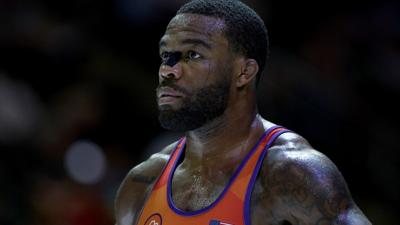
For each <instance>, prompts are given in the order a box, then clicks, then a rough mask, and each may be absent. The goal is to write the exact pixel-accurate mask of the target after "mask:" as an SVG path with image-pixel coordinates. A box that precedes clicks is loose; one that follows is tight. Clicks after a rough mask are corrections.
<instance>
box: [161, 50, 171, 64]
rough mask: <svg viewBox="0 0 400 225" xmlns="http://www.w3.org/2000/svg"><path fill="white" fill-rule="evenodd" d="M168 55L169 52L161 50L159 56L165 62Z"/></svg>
mask: <svg viewBox="0 0 400 225" xmlns="http://www.w3.org/2000/svg"><path fill="white" fill-rule="evenodd" d="M169 56H170V53H169V52H161V54H160V58H161V61H162V62H166V61H167V60H168V58H169Z"/></svg>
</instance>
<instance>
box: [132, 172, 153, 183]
mask: <svg viewBox="0 0 400 225" xmlns="http://www.w3.org/2000/svg"><path fill="white" fill-rule="evenodd" d="M131 178H132V181H134V182H139V183H146V184H151V183H153V182H154V181H155V180H156V179H157V177H155V176H144V175H140V174H135V175H133V176H132V177H131Z"/></svg>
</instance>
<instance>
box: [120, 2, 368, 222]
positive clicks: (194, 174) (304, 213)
mask: <svg viewBox="0 0 400 225" xmlns="http://www.w3.org/2000/svg"><path fill="white" fill-rule="evenodd" d="M267 48H268V41H267V32H266V28H265V26H264V23H263V21H262V20H261V19H260V18H259V17H258V15H257V14H256V13H255V12H254V11H253V10H252V9H250V8H249V7H247V6H246V5H244V4H243V3H241V2H239V1H234V0H227V1H216V0H194V1H192V2H189V3H187V4H185V5H184V6H182V7H181V9H179V11H178V12H177V14H176V16H175V17H174V18H173V19H172V20H171V21H170V23H169V25H168V26H167V29H166V32H165V34H164V36H163V37H162V38H161V40H160V56H161V59H162V63H161V66H160V70H159V83H160V84H159V87H158V88H157V103H158V108H159V113H160V114H159V120H160V122H161V125H162V126H163V127H165V128H166V129H170V130H175V131H185V137H184V138H182V139H181V140H179V141H177V142H176V143H173V144H171V145H169V146H168V147H166V148H165V149H163V150H162V151H160V152H159V153H156V154H154V155H153V156H152V157H150V158H149V159H148V160H147V161H145V162H143V163H141V164H140V165H138V166H136V167H134V168H133V169H132V170H131V171H130V172H129V174H128V175H127V177H126V178H125V180H124V181H123V183H122V185H121V187H120V189H119V192H118V195H117V198H116V220H117V224H118V225H132V224H139V225H162V224H165V225H174V224H185V225H201V224H203V225H217V224H225V225H228V224H232V225H240V224H243V225H244V224H246V225H267V224H268V225H278V224H280V225H283V224H285V225H289V224H293V225H294V224H309V225H311V224H312V225H315V224H321V225H322V224H348V225H350V224H352V225H355V224H357V225H361V224H363V225H364V224H370V222H369V221H368V219H367V218H366V217H365V216H364V215H363V213H362V212H361V211H360V209H359V208H358V207H357V206H356V204H355V203H354V202H353V200H352V198H351V196H350V193H349V191H348V189H347V186H346V183H345V181H344V179H343V178H342V176H341V174H340V172H339V171H338V169H337V168H336V167H335V165H334V164H333V163H332V162H331V161H330V160H329V159H328V158H327V157H326V156H324V155H323V154H321V153H319V152H317V151H316V150H314V149H313V148H312V147H311V146H310V145H309V144H308V143H307V141H306V140H305V139H303V138H302V137H301V136H299V135H297V134H295V133H293V132H291V131H288V130H286V129H284V128H282V127H279V126H276V125H275V124H273V123H271V122H269V121H267V120H265V119H263V118H262V117H261V116H260V115H258V113H257V106H256V85H257V82H258V80H259V77H260V75H261V72H262V70H263V67H264V62H265V59H266V55H267ZM267 153H268V154H267Z"/></svg>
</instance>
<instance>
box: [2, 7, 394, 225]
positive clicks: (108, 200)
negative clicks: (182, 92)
mask: <svg viewBox="0 0 400 225" xmlns="http://www.w3.org/2000/svg"><path fill="white" fill-rule="evenodd" d="M184 2H185V1H183V0H147V1H139V0H96V1H94V0H58V1H51V0H26V1H14V0H2V1H0V154H1V155H0V180H1V185H0V224H1V225H20V224H21V225H22V224H23V225H39V224H40V225H103V224H104V225H106V224H113V223H114V218H113V201H114V197H115V194H116V191H117V188H118V186H119V184H120V183H121V181H122V179H123V177H124V176H125V175H126V174H127V172H128V171H129V169H130V168H132V167H133V166H134V165H136V164H137V163H138V162H140V161H142V160H143V159H145V158H146V157H148V155H149V154H151V153H152V152H155V151H159V150H160V149H161V148H162V146H163V145H165V144H166V143H168V142H171V141H173V140H176V139H177V138H178V137H179V135H181V134H175V133H171V132H166V131H164V130H163V129H161V128H160V126H159V125H158V121H157V110H156V104H155V92H154V90H155V88H156V86H157V82H158V75H157V74H158V66H159V62H160V60H159V57H158V41H159V39H160V37H161V36H162V34H163V32H164V29H165V27H166V25H167V24H168V22H169V20H170V18H172V17H173V15H174V13H175V11H176V10H177V9H178V8H179V6H180V5H181V4H183V3H184ZM245 2H246V3H247V4H249V5H250V6H252V7H253V8H254V9H255V10H256V11H257V12H258V13H259V14H260V16H261V17H262V18H263V19H264V20H265V23H266V25H267V27H268V29H269V35H270V42H271V55H270V59H269V61H268V63H267V68H266V71H265V74H264V77H263V78H262V80H261V83H260V85H259V109H260V113H261V114H262V115H263V116H264V117H266V118H267V119H269V120H271V121H273V122H275V123H278V124H281V125H284V126H286V127H288V128H290V129H292V130H294V131H296V132H298V133H300V134H301V135H303V136H304V137H306V138H307V139H308V140H309V142H310V143H311V144H312V145H313V146H314V147H315V148H316V149H318V150H320V151H321V152H323V153H324V154H326V155H327V156H328V157H329V158H331V159H332V160H333V161H334V162H335V163H336V165H337V166H338V167H339V169H340V171H341V172H342V173H343V176H344V177H345V179H346V181H347V182H348V185H349V188H350V190H351V192H352V194H353V197H354V199H355V200H356V202H357V203H358V205H359V206H360V208H361V209H362V210H363V211H364V213H365V214H366V215H367V216H368V217H369V218H370V220H371V221H372V222H373V223H374V224H387V225H394V224H398V223H397V221H399V219H400V218H399V215H398V212H397V211H395V206H396V205H395V204H396V203H398V202H399V200H400V198H399V190H400V182H399V178H400V176H399V161H400V159H399V153H398V151H399V147H398V146H399V145H398V140H399V138H400V131H399V129H398V128H399V119H398V117H399V107H398V103H399V92H400V4H399V3H398V2H396V1H388V0H383V1H379V2H378V1H376V2H369V1H368V3H367V2H363V3H362V4H357V3H356V2H354V3H351V2H350V3H349V2H347V3H341V2H338V1H321V2H318V3H316V2H311V1H298V2H287V1H278V0H270V1H261V0H259V1H256V0H247V1H245ZM396 102H397V103H396Z"/></svg>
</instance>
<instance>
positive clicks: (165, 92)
mask: <svg viewBox="0 0 400 225" xmlns="http://www.w3.org/2000/svg"><path fill="white" fill-rule="evenodd" d="M182 97H183V95H182V94H181V93H180V92H178V91H176V90H174V89H172V88H168V87H167V88H161V89H159V90H158V91H157V98H158V104H159V105H163V104H171V103H173V102H175V101H177V100H178V99H180V98H182Z"/></svg>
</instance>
